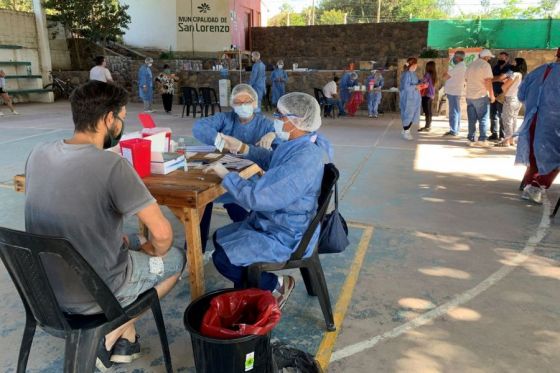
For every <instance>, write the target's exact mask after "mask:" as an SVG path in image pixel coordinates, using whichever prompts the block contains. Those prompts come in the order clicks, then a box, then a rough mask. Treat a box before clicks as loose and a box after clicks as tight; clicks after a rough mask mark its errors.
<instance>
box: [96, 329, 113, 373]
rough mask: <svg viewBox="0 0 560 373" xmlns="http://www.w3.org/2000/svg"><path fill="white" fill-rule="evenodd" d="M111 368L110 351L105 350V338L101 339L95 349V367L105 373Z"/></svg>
mask: <svg viewBox="0 0 560 373" xmlns="http://www.w3.org/2000/svg"><path fill="white" fill-rule="evenodd" d="M112 366H113V362H112V361H111V351H107V350H106V349H105V337H103V338H101V340H100V341H99V347H98V348H97V360H96V361H95V367H96V368H97V369H98V370H99V371H101V372H105V371H107V370H108V369H109V368H111V367H112Z"/></svg>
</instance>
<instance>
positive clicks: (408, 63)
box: [403, 57, 418, 71]
mask: <svg viewBox="0 0 560 373" xmlns="http://www.w3.org/2000/svg"><path fill="white" fill-rule="evenodd" d="M414 65H418V59H417V58H415V57H410V58H408V59H407V60H406V65H404V66H403V70H404V71H408V70H409V69H410V67H411V66H414Z"/></svg>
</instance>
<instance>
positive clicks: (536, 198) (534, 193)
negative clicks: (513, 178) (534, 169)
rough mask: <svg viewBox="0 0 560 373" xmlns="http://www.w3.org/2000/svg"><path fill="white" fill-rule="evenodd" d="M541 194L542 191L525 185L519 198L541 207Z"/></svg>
mask: <svg viewBox="0 0 560 373" xmlns="http://www.w3.org/2000/svg"><path fill="white" fill-rule="evenodd" d="M542 194H543V190H542V189H541V188H539V187H536V186H534V185H527V186H526V187H525V189H523V194H521V198H523V199H527V200H531V201H533V202H535V203H537V204H539V205H541V204H542Z"/></svg>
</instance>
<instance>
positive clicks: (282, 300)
mask: <svg viewBox="0 0 560 373" xmlns="http://www.w3.org/2000/svg"><path fill="white" fill-rule="evenodd" d="M295 286H296V280H295V279H294V278H293V277H292V276H283V277H282V288H281V289H280V290H276V289H274V291H273V292H272V296H274V298H276V302H277V303H278V308H280V309H282V308H284V306H285V305H286V301H287V300H288V298H289V297H290V294H292V290H294V287H295Z"/></svg>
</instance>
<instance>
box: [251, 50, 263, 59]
mask: <svg viewBox="0 0 560 373" xmlns="http://www.w3.org/2000/svg"><path fill="white" fill-rule="evenodd" d="M251 57H255V58H256V59H257V60H258V59H260V58H261V54H260V53H259V52H257V51H254V52H251Z"/></svg>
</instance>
